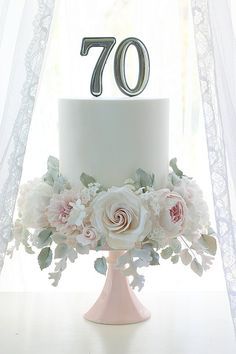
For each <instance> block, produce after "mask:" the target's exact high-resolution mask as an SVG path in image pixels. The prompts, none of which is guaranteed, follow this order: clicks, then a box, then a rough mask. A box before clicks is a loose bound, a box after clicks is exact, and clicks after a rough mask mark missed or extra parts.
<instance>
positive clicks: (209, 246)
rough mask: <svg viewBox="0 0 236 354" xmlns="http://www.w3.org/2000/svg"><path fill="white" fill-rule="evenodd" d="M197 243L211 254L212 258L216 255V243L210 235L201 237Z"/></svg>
mask: <svg viewBox="0 0 236 354" xmlns="http://www.w3.org/2000/svg"><path fill="white" fill-rule="evenodd" d="M198 243H200V245H201V246H203V247H204V249H205V251H206V252H207V253H209V254H211V255H212V256H215V255H216V250H217V243H216V239H215V237H213V236H210V235H202V236H201V237H200V239H199V240H198Z"/></svg>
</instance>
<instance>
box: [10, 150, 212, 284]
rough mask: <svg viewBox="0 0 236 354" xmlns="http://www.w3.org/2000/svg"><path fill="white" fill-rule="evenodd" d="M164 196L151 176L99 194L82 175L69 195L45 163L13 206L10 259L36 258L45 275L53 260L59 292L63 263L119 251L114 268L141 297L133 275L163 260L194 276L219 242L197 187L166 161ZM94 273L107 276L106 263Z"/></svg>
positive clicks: (139, 279) (53, 162)
mask: <svg viewBox="0 0 236 354" xmlns="http://www.w3.org/2000/svg"><path fill="white" fill-rule="evenodd" d="M170 166H171V168H172V172H171V173H169V176H168V183H167V185H166V188H163V189H156V188H155V184H154V182H155V181H154V175H153V174H151V175H150V174H148V173H147V172H145V171H144V170H142V169H138V170H137V171H136V173H135V176H133V177H132V178H129V179H127V180H125V181H124V184H123V185H122V186H121V187H117V186H112V187H110V188H108V189H106V188H104V187H103V186H102V185H101V184H100V183H99V182H97V181H96V180H95V179H94V178H93V177H92V176H89V175H87V174H85V173H82V175H81V177H80V180H81V182H82V184H83V187H81V188H80V190H78V189H74V188H72V187H71V186H70V184H69V183H68V181H66V179H65V178H64V177H63V176H62V175H61V174H60V172H59V161H58V160H57V159H56V158H55V157H52V156H50V157H49V158H48V162H47V173H46V174H45V175H44V176H43V177H41V178H36V179H34V180H32V181H29V182H28V183H26V184H24V185H22V186H21V188H20V193H19V198H18V215H19V216H18V218H17V219H16V221H15V223H14V226H13V236H14V245H13V246H12V247H11V249H9V251H8V252H9V254H10V255H12V254H13V251H14V249H18V248H19V246H20V244H22V245H23V246H24V247H25V251H26V252H28V253H35V250H37V249H38V250H39V251H38V252H39V254H38V263H39V266H40V268H41V270H43V269H44V268H47V267H49V266H50V265H51V263H52V260H53V258H54V259H55V260H56V264H55V269H54V271H53V272H51V273H49V279H52V280H53V282H52V285H54V286H57V284H58V282H59V280H60V278H61V274H62V271H63V270H64V269H65V268H66V266H67V261H70V262H74V261H75V260H76V258H77V257H78V254H88V253H89V251H90V250H96V251H99V250H109V249H110V250H124V252H123V254H122V255H121V256H119V257H118V260H117V264H116V267H118V268H119V269H120V270H121V271H123V272H124V274H125V275H127V276H132V281H131V283H130V285H131V286H132V287H133V288H135V287H137V288H138V289H139V290H140V289H141V288H142V287H143V285H144V276H143V275H141V274H140V273H139V272H138V268H140V267H144V266H145V267H146V266H149V265H159V264H160V262H161V258H162V259H165V260H166V259H170V261H171V262H172V263H173V264H175V263H178V262H179V260H180V261H181V262H182V263H183V264H184V265H185V266H187V265H190V268H191V269H192V270H193V271H194V272H195V273H196V274H198V275H199V276H201V275H202V273H203V271H206V270H207V269H208V268H209V267H210V265H211V264H212V261H213V258H214V255H215V253H216V239H215V236H214V233H213V231H212V229H211V228H210V224H209V215H208V208H207V205H206V203H205V201H204V199H203V195H202V192H201V190H200V188H199V187H198V185H197V184H196V182H195V181H194V180H193V179H192V178H189V177H187V176H185V175H184V174H183V172H182V171H180V170H179V169H178V167H177V165H176V159H172V160H171V161H170ZM94 267H95V269H96V270H97V271H98V272H100V273H102V274H106V270H107V264H106V258H105V257H104V256H103V257H100V258H97V259H96V260H95V262H94Z"/></svg>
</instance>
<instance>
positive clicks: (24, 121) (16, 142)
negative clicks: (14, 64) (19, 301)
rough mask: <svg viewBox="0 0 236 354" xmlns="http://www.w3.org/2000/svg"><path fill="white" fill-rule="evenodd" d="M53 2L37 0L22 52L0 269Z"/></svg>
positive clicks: (1, 200)
mask: <svg viewBox="0 0 236 354" xmlns="http://www.w3.org/2000/svg"><path fill="white" fill-rule="evenodd" d="M54 5H55V0H38V12H37V14H36V16H35V18H34V21H33V28H34V31H33V38H32V40H31V42H30V45H29V47H28V50H27V52H26V56H25V69H26V78H25V82H24V84H23V87H22V93H21V95H22V98H21V105H20V109H19V111H18V115H17V118H16V121H15V124H14V128H13V132H12V137H11V141H10V144H9V148H10V149H11V151H12V153H11V154H10V155H9V156H8V161H7V164H8V170H7V174H8V176H7V178H6V182H5V184H4V185H3V186H2V188H1V193H0V213H1V214H0V271H1V269H2V267H3V263H4V257H5V253H6V249H7V244H8V241H9V240H10V239H11V237H12V236H11V227H12V219H13V213H14V208H15V203H16V198H17V193H18V189H19V184H20V179H21V175H22V169H23V161H24V155H25V150H26V144H27V138H28V134H29V129H30V123H31V118H32V113H33V108H34V103H35V97H36V93H37V88H38V82H39V75H40V71H41V67H42V62H43V58H44V53H45V49H46V44H47V40H48V36H49V31H50V26H51V21H52V17H53V10H54Z"/></svg>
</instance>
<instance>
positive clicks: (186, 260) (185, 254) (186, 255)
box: [180, 248, 192, 265]
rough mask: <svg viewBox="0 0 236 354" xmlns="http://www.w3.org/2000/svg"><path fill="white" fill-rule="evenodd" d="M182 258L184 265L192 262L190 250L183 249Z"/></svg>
mask: <svg viewBox="0 0 236 354" xmlns="http://www.w3.org/2000/svg"><path fill="white" fill-rule="evenodd" d="M180 258H181V261H182V263H183V264H184V265H188V264H190V262H191V260H192V256H191V254H190V253H189V250H188V249H187V248H186V249H184V250H183V251H181V253H180Z"/></svg>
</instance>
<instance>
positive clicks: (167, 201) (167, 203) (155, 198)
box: [149, 189, 188, 238]
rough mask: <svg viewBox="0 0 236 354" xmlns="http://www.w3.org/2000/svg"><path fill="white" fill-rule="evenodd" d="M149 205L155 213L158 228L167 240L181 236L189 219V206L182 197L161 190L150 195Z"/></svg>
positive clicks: (166, 190)
mask: <svg viewBox="0 0 236 354" xmlns="http://www.w3.org/2000/svg"><path fill="white" fill-rule="evenodd" d="M149 204H150V206H151V208H152V210H153V212H154V218H155V221H156V222H155V223H156V227H157V228H158V227H160V228H161V230H160V232H161V233H162V234H163V231H164V234H165V236H166V237H167V238H169V237H176V236H178V235H181V234H182V233H183V231H184V228H185V225H186V218H187V212H188V210H187V206H186V203H185V201H184V199H183V198H182V197H181V195H179V194H177V193H175V192H170V191H169V190H168V189H160V190H158V191H154V192H150V193H149Z"/></svg>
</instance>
